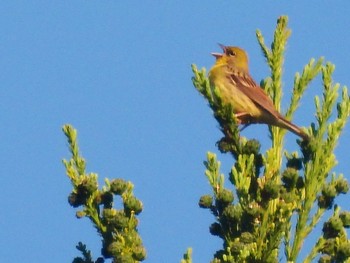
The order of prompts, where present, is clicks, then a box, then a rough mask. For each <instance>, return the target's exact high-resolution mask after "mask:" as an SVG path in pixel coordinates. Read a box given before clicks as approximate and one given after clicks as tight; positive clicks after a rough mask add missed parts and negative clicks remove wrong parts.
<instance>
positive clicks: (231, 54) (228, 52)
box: [226, 49, 236, 57]
mask: <svg viewBox="0 0 350 263" xmlns="http://www.w3.org/2000/svg"><path fill="white" fill-rule="evenodd" d="M226 54H227V55H229V56H231V57H234V56H236V52H234V51H233V50H231V49H229V50H227V52H226Z"/></svg>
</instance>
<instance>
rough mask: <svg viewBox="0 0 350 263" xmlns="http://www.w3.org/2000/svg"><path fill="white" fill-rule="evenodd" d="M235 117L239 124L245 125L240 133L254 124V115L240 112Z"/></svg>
mask: <svg viewBox="0 0 350 263" xmlns="http://www.w3.org/2000/svg"><path fill="white" fill-rule="evenodd" d="M235 116H236V118H237V120H238V124H243V127H242V128H241V129H239V131H240V132H241V131H243V130H244V129H245V128H247V127H248V126H249V125H250V124H252V123H254V119H253V117H252V115H250V114H249V113H247V112H239V113H236V114H235Z"/></svg>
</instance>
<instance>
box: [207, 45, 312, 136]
mask: <svg viewBox="0 0 350 263" xmlns="http://www.w3.org/2000/svg"><path fill="white" fill-rule="evenodd" d="M219 46H220V47H221V48H222V50H223V53H222V54H221V53H212V55H213V56H214V57H215V59H216V61H215V64H214V65H213V67H212V68H211V69H210V71H209V73H208V78H209V81H210V84H211V85H212V86H213V87H215V88H216V89H218V90H219V93H220V97H221V100H222V102H223V103H224V104H229V105H231V106H232V109H233V112H234V114H235V116H236V118H237V120H238V122H239V124H245V125H246V126H247V125H250V124H253V123H264V124H268V125H273V126H277V127H280V128H283V129H287V130H289V131H291V132H292V133H294V134H296V135H298V136H299V137H301V138H302V139H303V140H305V141H309V139H310V137H309V135H308V134H306V133H305V132H304V131H303V130H301V128H299V127H298V126H296V125H295V124H293V123H291V122H290V121H288V120H287V119H286V118H285V117H283V116H282V115H281V114H280V113H279V112H278V111H277V110H276V108H275V106H274V104H273V102H272V100H271V98H270V97H269V96H268V95H267V94H266V93H265V91H264V90H263V89H262V88H261V87H260V86H259V85H258V84H256V82H255V81H254V79H253V78H252V77H251V76H250V73H249V63H248V55H247V53H246V52H245V51H244V50H243V49H242V48H240V47H235V46H224V45H222V44H219Z"/></svg>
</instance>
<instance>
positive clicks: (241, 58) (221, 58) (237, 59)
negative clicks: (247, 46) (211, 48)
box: [211, 44, 248, 72]
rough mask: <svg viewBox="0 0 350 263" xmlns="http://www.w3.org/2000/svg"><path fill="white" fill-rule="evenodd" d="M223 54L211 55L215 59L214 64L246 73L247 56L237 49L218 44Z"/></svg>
mask: <svg viewBox="0 0 350 263" xmlns="http://www.w3.org/2000/svg"><path fill="white" fill-rule="evenodd" d="M219 46H220V47H221V48H222V51H223V53H222V54H221V53H211V54H212V55H213V56H214V57H215V58H216V64H217V65H218V64H222V65H224V64H227V65H230V66H233V67H236V68H239V69H241V70H244V71H246V72H248V55H247V53H246V52H245V51H244V50H243V49H241V48H239V47H230V46H224V45H222V44H219Z"/></svg>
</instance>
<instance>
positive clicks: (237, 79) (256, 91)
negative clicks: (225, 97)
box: [229, 72, 281, 118]
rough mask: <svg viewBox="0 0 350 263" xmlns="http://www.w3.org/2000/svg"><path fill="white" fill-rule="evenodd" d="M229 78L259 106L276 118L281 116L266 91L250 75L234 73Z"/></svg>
mask: <svg viewBox="0 0 350 263" xmlns="http://www.w3.org/2000/svg"><path fill="white" fill-rule="evenodd" d="M229 78H230V81H232V82H233V84H235V86H236V87H237V88H238V89H239V90H240V91H241V92H242V93H244V94H245V95H246V96H248V97H249V98H250V99H251V100H252V101H253V102H254V103H255V104H256V105H257V106H259V107H260V108H262V109H263V110H265V111H268V112H269V113H271V114H272V115H273V116H275V117H276V118H279V117H280V116H281V115H280V114H279V112H278V111H277V110H276V109H275V106H274V105H273V102H272V100H271V99H270V97H269V96H268V95H266V93H265V91H264V90H263V89H262V88H261V87H260V86H258V85H257V84H256V83H255V81H254V80H253V79H252V78H251V77H250V76H249V75H248V74H244V73H243V74H242V73H238V72H233V73H231V74H230V77H229Z"/></svg>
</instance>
